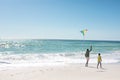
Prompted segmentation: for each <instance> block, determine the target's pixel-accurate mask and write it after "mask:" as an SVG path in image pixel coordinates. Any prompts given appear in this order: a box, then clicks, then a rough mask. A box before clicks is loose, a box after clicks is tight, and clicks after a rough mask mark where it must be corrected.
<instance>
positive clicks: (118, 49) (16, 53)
mask: <svg viewBox="0 0 120 80" xmlns="http://www.w3.org/2000/svg"><path fill="white" fill-rule="evenodd" d="M91 45H92V46H93V50H92V52H91V55H90V57H91V63H96V58H97V54H98V53H101V55H102V57H103V62H104V63H118V62H120V41H95V40H52V39H51V40H47V39H46V40H40V39H31V40H30V39H29V40H1V41H0V61H1V62H7V63H16V62H17V63H18V62H19V63H22V62H24V63H28V62H29V63H30V62H32V63H36V62H37V63H41V62H47V63H48V62H53V63H54V62H66V63H84V62H85V59H84V54H85V52H86V49H87V48H88V49H89V47H90V46H91Z"/></svg>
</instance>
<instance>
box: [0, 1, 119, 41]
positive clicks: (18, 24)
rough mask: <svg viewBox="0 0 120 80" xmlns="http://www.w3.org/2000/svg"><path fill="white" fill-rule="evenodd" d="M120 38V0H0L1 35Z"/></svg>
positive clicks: (46, 37) (12, 36) (49, 37)
mask: <svg viewBox="0 0 120 80" xmlns="http://www.w3.org/2000/svg"><path fill="white" fill-rule="evenodd" d="M83 29H88V32H87V33H86V36H85V39H86V40H120V0H0V38H17V39H20V38H38V39H83V36H82V34H81V33H80V31H81V30H83Z"/></svg>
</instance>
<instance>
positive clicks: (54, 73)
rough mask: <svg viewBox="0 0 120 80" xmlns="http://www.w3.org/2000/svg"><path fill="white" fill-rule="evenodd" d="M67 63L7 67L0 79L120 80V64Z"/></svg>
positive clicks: (0, 72) (2, 70)
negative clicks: (101, 67) (98, 65)
mask: <svg viewBox="0 0 120 80" xmlns="http://www.w3.org/2000/svg"><path fill="white" fill-rule="evenodd" d="M103 66H104V67H103V69H97V68H96V64H90V65H89V67H84V64H65V65H59V66H34V67H33V66H29V67H8V68H7V67H6V68H4V69H1V70H0V80H120V77H119V73H120V72H119V71H120V64H103Z"/></svg>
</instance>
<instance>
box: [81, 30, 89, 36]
mask: <svg viewBox="0 0 120 80" xmlns="http://www.w3.org/2000/svg"><path fill="white" fill-rule="evenodd" d="M87 31H88V30H87V29H84V30H82V31H80V32H81V33H82V35H83V36H85V34H86V32H87Z"/></svg>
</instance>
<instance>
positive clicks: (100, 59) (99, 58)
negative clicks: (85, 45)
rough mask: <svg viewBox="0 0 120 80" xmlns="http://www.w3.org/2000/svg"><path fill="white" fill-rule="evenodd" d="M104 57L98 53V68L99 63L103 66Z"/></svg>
mask: <svg viewBox="0 0 120 80" xmlns="http://www.w3.org/2000/svg"><path fill="white" fill-rule="evenodd" d="M101 62H102V58H101V56H100V53H99V54H98V64H97V68H98V66H99V64H100V68H102V63H101Z"/></svg>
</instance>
